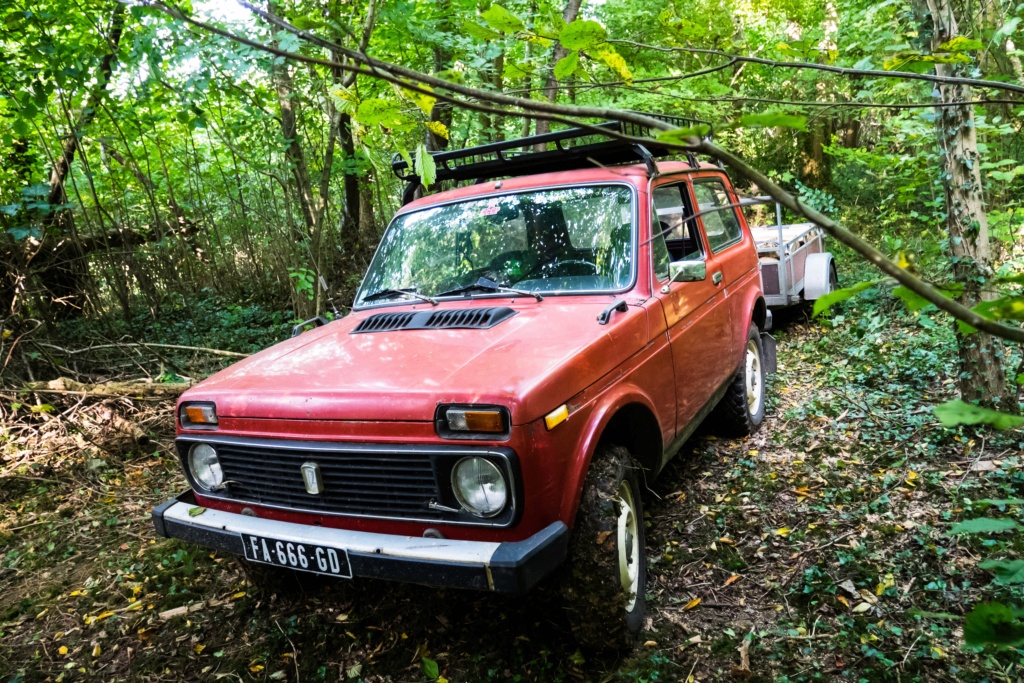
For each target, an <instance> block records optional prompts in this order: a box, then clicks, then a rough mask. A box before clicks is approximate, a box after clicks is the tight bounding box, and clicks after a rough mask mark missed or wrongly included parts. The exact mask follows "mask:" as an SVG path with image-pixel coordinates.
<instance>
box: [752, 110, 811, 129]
mask: <svg viewBox="0 0 1024 683" xmlns="http://www.w3.org/2000/svg"><path fill="white" fill-rule="evenodd" d="M739 126H740V128H794V129H796V130H807V117H806V116H801V115H799V114H783V113H781V112H768V113H765V114H746V115H744V116H742V117H741V118H740V123H739Z"/></svg>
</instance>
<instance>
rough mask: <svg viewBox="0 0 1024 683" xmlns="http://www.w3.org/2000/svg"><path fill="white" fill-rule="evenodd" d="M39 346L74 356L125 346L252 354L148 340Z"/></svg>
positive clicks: (234, 356)
mask: <svg viewBox="0 0 1024 683" xmlns="http://www.w3.org/2000/svg"><path fill="white" fill-rule="evenodd" d="M39 346H45V347H46V348H49V349H55V350H57V351H60V352H61V353H64V354H66V355H69V356H74V355H77V354H79V353H88V352H90V351H95V350H96V349H124V348H138V347H145V348H156V349H177V350H179V351H196V352H199V353H209V354H213V355H214V356H229V357H231V358H248V357H249V356H250V355H251V354H248V353H238V352H237V351H222V350H221V349H208V348H206V347H205V346H182V345H180V344H150V343H146V342H139V343H134V342H132V343H121V344H98V345H96V346H88V347H86V348H84V349H65V348H62V347H60V346H54V345H53V344H44V343H39Z"/></svg>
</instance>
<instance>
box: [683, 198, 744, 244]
mask: <svg viewBox="0 0 1024 683" xmlns="http://www.w3.org/2000/svg"><path fill="white" fill-rule="evenodd" d="M693 193H694V195H696V197H697V207H698V208H697V210H698V211H701V212H703V211H708V210H709V209H714V208H715V207H717V206H728V205H729V204H732V200H731V199H729V194H728V193H727V192H726V191H725V184H724V183H722V181H721V180H701V181H697V182H695V183H694V184H693ZM701 221H702V222H703V223H704V232H705V233H706V234H707V236H708V246H710V247H711V251H713V252H719V251H721V250H722V249H724V248H725V247H727V246H729V245H730V244H735V243H736V242H739V241H740V238H741V237H742V234H741V232H740V221H739V219H738V218H737V217H736V209H735V207H734V208H729V209H722V210H721V211H711V212H710V213H705V214H704V215H703V216H701Z"/></svg>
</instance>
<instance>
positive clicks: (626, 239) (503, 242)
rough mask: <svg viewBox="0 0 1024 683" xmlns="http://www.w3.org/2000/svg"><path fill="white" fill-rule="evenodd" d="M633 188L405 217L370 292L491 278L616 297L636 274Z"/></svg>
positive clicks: (389, 237) (562, 193)
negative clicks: (633, 236)
mask: <svg viewBox="0 0 1024 683" xmlns="http://www.w3.org/2000/svg"><path fill="white" fill-rule="evenodd" d="M632 232H633V200H632V193H631V191H630V190H629V188H626V187H622V186H586V187H573V188H564V189H556V190H545V191H538V192H523V193H518V194H509V195H504V196H500V197H489V198H487V199H480V200H475V201H466V202H459V203H455V204H448V205H444V206H437V207H431V208H427V209H423V210H421V211H416V212H413V213H410V214H407V215H404V216H399V217H398V218H396V219H395V221H394V222H393V223H392V225H391V227H390V228H389V229H388V230H387V232H386V234H385V236H384V239H383V240H382V241H381V245H380V247H379V249H378V251H377V255H376V256H375V257H374V259H373V263H372V264H371V265H370V270H369V272H368V273H367V276H366V281H365V282H364V284H363V287H362V290H361V296H366V295H369V294H372V293H373V292H377V291H380V290H382V289H396V290H400V289H411V290H413V291H416V292H418V293H420V294H425V295H427V296H431V295H435V294H438V293H441V292H447V291H450V290H453V289H457V288H460V287H465V286H467V285H470V284H472V283H475V282H476V281H477V280H478V279H479V278H481V277H484V278H487V279H489V280H492V281H494V282H496V283H498V284H500V285H503V286H513V287H517V288H520V289H528V290H531V291H539V292H551V291H560V290H570V291H572V290H575V291H608V290H619V289H623V288H625V287H626V286H628V285H629V282H630V279H631V276H632V272H633V239H632Z"/></svg>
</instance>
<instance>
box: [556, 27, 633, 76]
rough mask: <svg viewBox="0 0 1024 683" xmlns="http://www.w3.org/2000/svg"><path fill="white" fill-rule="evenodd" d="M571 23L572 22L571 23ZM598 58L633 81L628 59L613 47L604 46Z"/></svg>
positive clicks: (617, 72) (620, 74) (618, 73)
mask: <svg viewBox="0 0 1024 683" xmlns="http://www.w3.org/2000/svg"><path fill="white" fill-rule="evenodd" d="M570 25H571V24H570ZM597 58H598V59H600V60H601V61H602V62H604V65H605V66H607V67H608V68H609V69H611V70H612V71H614V72H615V73H616V74H617V75H618V77H619V78H621V79H622V80H624V81H625V82H626V83H632V82H633V72H632V71H630V70H629V66H627V65H626V60H625V59H623V58H622V55H620V54H619V53H618V52H616V51H615V50H613V49H612V48H610V47H609V48H603V49H601V50H599V51H598V53H597Z"/></svg>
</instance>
